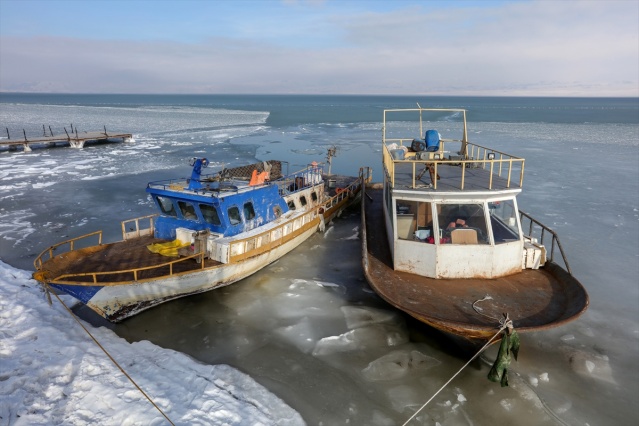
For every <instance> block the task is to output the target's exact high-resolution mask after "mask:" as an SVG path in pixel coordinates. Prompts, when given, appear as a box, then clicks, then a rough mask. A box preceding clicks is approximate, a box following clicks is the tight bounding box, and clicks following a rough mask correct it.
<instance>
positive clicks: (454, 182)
mask: <svg viewBox="0 0 639 426" xmlns="http://www.w3.org/2000/svg"><path fill="white" fill-rule="evenodd" d="M426 164H427V163H425V162H424V161H411V160H408V161H401V162H397V161H396V162H395V164H394V177H395V181H394V188H395V189H402V190H405V189H417V190H419V191H429V190H430V191H438V192H455V191H482V190H488V189H489V182H490V175H491V173H490V169H488V168H486V169H485V168H483V167H479V163H469V164H478V166H477V167H468V166H462V164H461V163H459V162H457V161H440V162H438V163H437V174H438V175H439V179H438V180H437V183H436V184H435V183H434V182H432V181H431V178H430V173H429V171H428V170H424V169H425V168H426ZM462 179H463V188H462ZM510 187H512V184H510V185H509V181H508V179H506V178H504V177H501V176H498V175H496V174H493V176H492V185H491V188H490V189H492V190H498V191H499V190H505V189H509V188H510Z"/></svg>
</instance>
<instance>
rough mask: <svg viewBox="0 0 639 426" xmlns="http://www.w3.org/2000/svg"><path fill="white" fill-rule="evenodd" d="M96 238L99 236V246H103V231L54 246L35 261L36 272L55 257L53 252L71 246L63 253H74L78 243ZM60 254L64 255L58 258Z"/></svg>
mask: <svg viewBox="0 0 639 426" xmlns="http://www.w3.org/2000/svg"><path fill="white" fill-rule="evenodd" d="M95 236H97V238H98V244H97V245H101V244H102V231H95V232H92V233H90V234H86V235H82V236H80V237H75V238H71V239H70V240H66V241H62V242H61V243H57V244H54V245H52V246H51V247H49V248H47V249H45V250H43V251H42V253H40V254H39V255H38V257H36V258H35V260H34V261H33V266H35V268H36V270H40V269H41V268H42V263H43V262H46V261H47V260H49V259H53V258H54V257H55V256H54V254H53V252H54V251H56V250H59V249H60V247H63V246H65V245H68V246H69V247H68V249H67V250H65V251H63V253H67V252H70V251H74V250H75V245H76V243H77V242H78V241H82V240H86V239H88V238H91V237H95ZM93 245H96V244H93ZM60 254H62V253H58V256H59V255H60ZM46 255H48V257H47V258H46V259H44V260H43V258H44V257H45V256H46Z"/></svg>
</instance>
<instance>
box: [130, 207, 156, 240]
mask: <svg viewBox="0 0 639 426" xmlns="http://www.w3.org/2000/svg"><path fill="white" fill-rule="evenodd" d="M156 217H158V214H157V213H155V214H150V215H148V216H142V217H136V218H135V219H128V220H123V221H122V239H123V240H125V241H126V240H130V239H131V238H140V237H143V236H146V235H151V236H153V230H154V226H153V221H154V220H155V218H156ZM144 224H146V227H144V228H143V227H142V226H141V225H144Z"/></svg>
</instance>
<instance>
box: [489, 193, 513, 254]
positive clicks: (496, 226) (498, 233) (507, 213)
mask: <svg viewBox="0 0 639 426" xmlns="http://www.w3.org/2000/svg"><path fill="white" fill-rule="evenodd" d="M488 211H489V212H490V225H491V226H492V228H493V236H494V238H495V244H502V243H508V242H511V241H517V240H519V225H517V207H516V206H515V200H501V201H493V202H490V203H488Z"/></svg>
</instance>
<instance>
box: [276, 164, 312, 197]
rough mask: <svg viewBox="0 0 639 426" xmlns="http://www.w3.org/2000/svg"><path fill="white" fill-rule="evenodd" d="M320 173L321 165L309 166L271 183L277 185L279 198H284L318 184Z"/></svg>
mask: <svg viewBox="0 0 639 426" xmlns="http://www.w3.org/2000/svg"><path fill="white" fill-rule="evenodd" d="M322 173H323V167H322V165H319V164H316V165H310V166H308V167H306V168H304V169H302V170H299V171H297V172H294V173H291V174H289V175H286V176H283V177H281V178H279V179H277V180H274V181H272V182H273V183H275V184H277V187H278V189H279V194H280V196H286V195H290V194H294V193H296V192H298V191H301V190H303V189H306V188H310V187H311V186H313V185H316V184H318V183H320V182H321V180H322Z"/></svg>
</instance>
